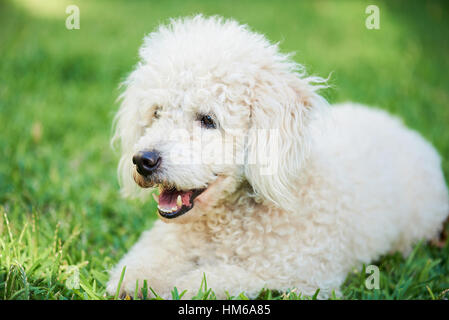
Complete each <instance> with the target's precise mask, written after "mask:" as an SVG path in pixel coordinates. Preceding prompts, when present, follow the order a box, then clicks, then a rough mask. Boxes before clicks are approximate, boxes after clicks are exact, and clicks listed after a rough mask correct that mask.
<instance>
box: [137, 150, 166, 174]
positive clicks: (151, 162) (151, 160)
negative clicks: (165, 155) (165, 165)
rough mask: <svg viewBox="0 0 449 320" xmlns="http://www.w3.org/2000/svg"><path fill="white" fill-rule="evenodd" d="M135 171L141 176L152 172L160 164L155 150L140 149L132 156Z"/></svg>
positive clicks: (159, 158)
mask: <svg viewBox="0 0 449 320" xmlns="http://www.w3.org/2000/svg"><path fill="white" fill-rule="evenodd" d="M133 163H134V164H135V165H136V167H137V172H139V173H140V174H141V175H143V176H149V175H150V174H152V173H153V172H154V171H155V170H156V169H157V168H159V165H160V164H161V156H160V155H159V152H157V151H140V152H138V153H137V154H135V155H134V156H133Z"/></svg>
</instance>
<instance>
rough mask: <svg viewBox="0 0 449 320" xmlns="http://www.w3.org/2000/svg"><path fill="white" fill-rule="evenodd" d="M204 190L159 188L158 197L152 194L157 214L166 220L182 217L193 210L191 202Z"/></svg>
mask: <svg viewBox="0 0 449 320" xmlns="http://www.w3.org/2000/svg"><path fill="white" fill-rule="evenodd" d="M204 190H206V188H203V189H191V190H186V191H182V190H177V189H176V188H170V189H164V188H161V191H160V194H159V196H157V195H155V194H154V193H153V197H154V200H156V202H157V203H158V205H157V210H158V211H159V214H160V215H161V216H162V217H164V218H167V219H173V218H176V217H179V216H181V215H183V214H184V213H186V212H188V211H189V210H191V209H192V208H193V200H195V198H196V197H198V196H199V195H200V194H201V193H202V192H203V191H204Z"/></svg>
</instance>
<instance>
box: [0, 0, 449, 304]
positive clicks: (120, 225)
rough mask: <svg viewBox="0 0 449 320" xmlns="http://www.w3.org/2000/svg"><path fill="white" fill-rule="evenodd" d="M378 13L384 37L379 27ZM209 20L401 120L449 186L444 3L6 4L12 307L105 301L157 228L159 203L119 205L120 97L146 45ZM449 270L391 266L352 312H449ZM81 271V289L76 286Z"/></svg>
mask: <svg viewBox="0 0 449 320" xmlns="http://www.w3.org/2000/svg"><path fill="white" fill-rule="evenodd" d="M69 4H75V5H77V6H78V7H79V8H80V17H81V29H79V30H67V29H66V28H65V19H66V17H67V16H68V14H66V13H65V9H66V6H67V5H69ZM369 4H376V5H378V6H379V8H380V27H381V28H380V30H368V29H367V28H366V27H365V19H366V17H367V15H366V14H365V8H366V6H367V5H369ZM195 13H203V14H206V15H211V14H219V15H222V16H224V17H232V18H235V19H237V20H238V21H240V22H242V23H247V24H249V25H250V26H251V27H252V28H253V29H254V30H256V31H259V32H262V33H264V34H266V35H267V37H268V38H269V39H271V40H272V41H280V42H281V43H280V47H281V48H282V50H283V51H285V52H289V51H295V52H296V56H295V59H296V60H297V61H298V62H300V63H302V64H304V65H305V66H306V68H307V70H308V71H309V73H312V74H316V75H320V76H324V77H326V76H328V75H329V74H330V73H331V72H332V76H331V80H330V84H331V85H332V87H331V88H330V89H328V90H326V91H325V92H323V95H324V96H325V97H326V98H328V99H329V100H330V101H331V102H341V101H346V100H352V101H356V102H361V103H365V104H369V105H373V106H378V107H381V108H384V109H386V110H389V111H390V112H392V113H394V114H397V115H400V116H401V117H402V118H403V119H404V121H405V123H407V124H408V125H409V126H410V127H412V128H414V129H416V130H418V131H419V132H420V133H421V134H423V135H424V136H425V137H426V138H427V139H429V140H430V141H431V142H432V143H433V144H434V145H435V146H436V148H437V149H438V150H439V152H440V153H441V155H442V157H443V166H444V172H445V175H446V178H448V177H449V130H448V126H449V103H448V102H449V77H448V72H449V59H448V54H449V35H448V31H449V17H448V14H449V6H448V5H447V3H445V2H444V1H370V2H366V1H352V0H350V1H330V0H329V1H324V0H323V1H283V2H273V1H268V0H263V1H250V0H239V1H237V0H231V1H220V2H217V1H209V0H204V1H201V0H182V1H181V0H175V1H137V0H133V1H115V0H112V1H111V0H109V1H106V0H97V1H87V0H73V1H66V0H0V54H1V56H0V155H1V158H0V299H99V298H104V297H105V296H104V285H105V282H106V280H107V272H106V270H107V269H108V268H110V267H111V266H112V265H113V264H114V263H115V262H117V261H118V259H119V258H120V257H121V256H122V255H123V254H124V253H125V252H126V250H127V249H128V248H129V247H130V246H131V245H132V244H133V243H134V242H135V241H136V240H137V238H138V236H139V234H140V233H141V232H142V231H143V230H144V229H147V228H149V227H151V225H152V222H153V221H154V219H155V218H156V214H155V212H154V209H155V208H154V203H153V202H149V203H139V202H136V201H128V200H123V199H121V198H120V197H119V194H118V184H117V179H116V165H117V160H118V154H116V153H115V152H114V151H112V150H111V148H110V147H109V139H110V137H111V122H112V119H113V116H114V113H115V111H116V110H117V107H118V105H117V103H116V98H117V96H118V93H119V91H118V84H119V83H120V82H121V81H122V80H124V78H125V77H126V75H127V74H128V73H129V72H130V71H131V69H132V68H133V66H134V65H135V64H136V62H137V50H138V47H139V46H140V44H141V42H142V38H143V36H144V35H145V34H147V33H149V32H150V31H152V30H153V29H154V28H155V27H156V26H157V25H158V24H159V23H162V22H166V21H167V19H168V18H170V17H177V16H185V15H191V14H195ZM448 260H449V248H448V246H447V245H446V247H445V248H443V249H438V248H434V247H430V246H428V245H427V244H422V245H421V246H417V247H416V249H415V251H414V254H413V255H412V256H410V257H409V258H408V259H406V260H404V259H403V258H402V257H400V256H399V255H390V256H387V257H385V258H383V259H382V260H381V261H379V262H378V265H380V270H381V289H380V290H367V289H366V288H365V287H364V279H365V274H364V273H363V272H356V271H355V272H354V273H353V274H351V275H349V276H348V279H347V282H346V284H345V286H344V288H343V293H344V295H343V297H342V298H346V299H365V298H366V299H369V298H371V299H373V298H374V299H429V298H435V299H443V298H446V299H447V298H448V297H449V293H448V291H447V289H448V288H449V261H448ZM74 266H77V268H78V270H79V273H80V277H81V278H80V281H81V284H80V287H79V288H78V289H77V288H72V289H70V288H69V287H70V286H67V283H68V282H67V281H70V279H71V277H72V276H73V267H74ZM149 285H150V286H151V284H149ZM198 285H200V283H198ZM263 297H265V298H266V297H270V298H272V297H273V296H272V295H271V293H270V294H268V296H267V295H265V296H263ZM277 297H278V298H279V296H277ZM281 297H282V296H281ZM283 297H284V298H285V297H286V296H285V295H284V296H283ZM291 297H292V296H289V298H291ZM106 298H109V297H106Z"/></svg>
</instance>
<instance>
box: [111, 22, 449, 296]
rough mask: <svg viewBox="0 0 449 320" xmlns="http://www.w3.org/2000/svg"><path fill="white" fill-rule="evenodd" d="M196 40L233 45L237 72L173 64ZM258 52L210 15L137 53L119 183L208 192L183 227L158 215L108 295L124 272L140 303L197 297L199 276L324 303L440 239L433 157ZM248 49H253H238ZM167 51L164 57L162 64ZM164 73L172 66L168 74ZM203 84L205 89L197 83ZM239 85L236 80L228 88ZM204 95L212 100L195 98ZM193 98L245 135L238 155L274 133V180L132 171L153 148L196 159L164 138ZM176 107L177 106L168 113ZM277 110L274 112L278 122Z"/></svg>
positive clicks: (224, 286) (246, 172) (242, 31)
mask: <svg viewBox="0 0 449 320" xmlns="http://www.w3.org/2000/svg"><path fill="white" fill-rule="evenodd" d="M206 29H207V31H205V30H206ZM203 31H204V33H203V34H202V33H201V32H203ZM195 33H197V34H195ZM191 34H193V36H192V38H190V39H185V38H186V35H191ZM177 36H179V37H182V39H183V40H179V38H177ZM200 36H203V38H204V39H203V38H201V37H200ZM229 36H231V37H229ZM232 36H233V37H232ZM198 37H200V38H198ZM208 37H210V38H208ZM192 39H196V40H198V39H200V40H198V43H196V45H197V46H199V47H200V48H202V47H201V45H202V43H201V41H203V40H204V41H205V43H207V45H208V46H209V47H208V49H210V48H212V49H210V50H217V56H220V54H221V53H222V52H219V49H217V48H214V46H217V47H220V46H223V48H226V46H228V47H229V52H227V53H226V54H223V56H224V57H226V58H228V59H236V58H235V57H240V58H239V59H240V60H238V59H237V60H236V66H233V65H232V63H230V61H224V62H223V64H222V66H221V62H220V57H213V59H215V60H217V65H214V66H213V67H212V66H211V65H208V63H210V61H209V60H207V59H206V58H203V59H201V57H199V58H197V59H198V60H197V63H199V64H201V63H204V66H203V67H204V68H205V69H203V71H204V70H206V71H205V72H202V73H201V74H200V73H198V74H195V72H196V71H197V70H195V68H196V67H195V66H194V65H189V61H188V59H187V58H186V59H185V60H184V61H183V63H182V64H180V63H179V61H178V62H177V61H176V59H177V55H178V56H183V55H184V57H185V56H189V53H190V50H191V48H190V47H189V45H190V46H193V45H195V43H192ZM211 39H216V42H217V43H218V44H216V43H215V42H214V41H213V40H211ZM176 40H178V41H185V42H183V43H182V44H180V46H181V47H182V45H184V46H185V47H183V48H184V49H185V50H184V51H183V52H182V53H181V52H179V49H178V50H175V49H173V48H170V46H171V45H174V43H175V42H176ZM207 40H209V42H208V41H207ZM170 41H172V43H171V42H170ZM211 41H212V42H211ZM226 41H231V42H229V43H226ZM264 41H265V40H264V39H263V38H261V37H260V36H259V35H256V36H255V35H254V34H253V33H251V32H249V31H248V30H247V29H246V28H245V27H242V26H238V25H237V24H236V23H234V22H232V21H231V22H224V23H223V22H222V21H220V20H219V19H216V18H209V19H204V18H202V17H196V18H194V19H190V20H184V21H181V20H179V21H175V22H173V23H172V26H171V29H164V28H162V29H160V30H159V31H158V32H157V33H154V34H153V35H152V36H150V40H148V41H147V43H146V46H144V49H142V51H141V54H142V56H143V59H144V60H145V63H144V64H142V65H139V67H138V69H136V71H135V73H134V74H133V75H131V76H130V79H132V80H131V81H129V82H128V88H127V91H126V92H125V95H124V103H123V104H122V108H121V110H120V112H119V116H118V129H117V135H118V136H119V137H120V138H121V139H122V148H123V157H122V161H121V166H120V171H121V173H122V176H123V177H122V180H126V181H122V183H123V185H124V187H125V189H127V190H125V191H128V193H129V194H133V193H135V192H136V191H135V190H134V189H131V188H132V187H131V183H130V181H132V180H131V179H129V177H130V176H132V175H133V176H134V180H135V181H136V182H137V183H138V184H139V185H141V186H143V187H148V186H152V185H154V184H159V185H160V184H164V183H169V184H170V185H174V186H176V188H179V189H183V190H184V189H185V190H187V189H192V188H199V187H201V186H207V189H206V190H205V191H204V192H203V193H202V194H200V196H198V198H196V199H193V200H192V204H193V201H195V202H194V204H195V206H194V207H193V208H191V209H189V210H190V211H189V212H186V213H185V214H183V215H181V216H179V217H176V218H174V219H171V218H167V217H166V216H164V211H162V212H161V211H159V214H160V215H161V217H162V220H164V221H158V222H156V223H155V225H154V227H153V228H152V229H151V230H150V231H147V232H145V233H144V234H143V235H142V237H141V239H140V240H139V242H138V243H137V244H136V245H135V246H134V247H133V248H132V249H131V251H130V252H129V253H128V254H127V255H126V256H125V257H124V258H123V259H122V261H120V263H119V264H118V265H117V266H116V267H115V268H114V270H113V271H112V273H111V279H110V281H109V283H108V292H110V293H115V291H116V289H117V284H118V282H119V278H120V274H121V271H122V268H123V266H126V273H125V278H124V281H123V283H122V287H121V291H122V293H124V292H126V293H129V294H132V293H133V292H134V290H135V288H136V281H139V287H141V286H142V283H143V280H147V281H148V286H150V287H152V288H153V289H154V290H155V292H157V293H158V294H159V295H160V296H162V297H165V298H169V297H170V296H171V294H170V292H171V290H172V289H173V287H174V286H176V287H177V288H178V289H179V290H184V289H187V290H188V291H187V294H186V297H189V296H192V295H194V294H195V293H196V292H197V290H198V288H199V286H200V283H201V280H202V278H203V274H205V276H206V279H207V284H208V287H210V288H212V289H213V290H214V292H215V293H216V294H217V296H218V297H219V298H223V297H224V296H225V291H227V292H228V293H229V294H230V295H238V294H239V293H241V292H245V293H246V294H248V295H249V296H250V297H255V296H256V295H257V293H258V292H259V291H260V290H261V289H262V288H264V287H265V288H270V289H277V290H287V289H293V288H297V289H299V290H300V291H301V292H303V293H304V294H313V293H314V292H315V291H316V289H318V288H320V289H321V291H320V292H321V297H326V296H328V295H329V294H330V292H331V291H332V290H336V291H337V292H338V290H339V287H340V285H341V284H342V283H343V281H344V279H345V277H346V275H347V273H348V272H349V271H351V270H352V268H354V267H360V266H361V265H362V264H363V263H365V264H369V263H370V262H372V261H374V260H376V259H378V258H379V257H380V256H381V255H382V254H386V253H388V252H392V251H400V252H402V253H403V254H407V253H408V252H409V251H410V249H411V247H412V245H413V244H414V243H416V242H417V241H419V240H421V239H424V240H430V239H433V238H436V237H437V236H438V233H439V232H440V231H441V227H442V223H443V221H444V220H445V218H446V217H447V216H448V213H449V200H448V191H447V187H446V184H445V181H444V177H443V173H442V170H441V164H440V158H439V156H438V154H437V152H436V151H435V150H434V148H433V147H432V146H431V145H430V144H429V143H427V142H426V141H425V140H424V139H423V138H421V137H420V136H419V135H418V134H417V133H416V132H414V131H411V130H409V129H407V128H406V127H405V126H404V125H403V124H402V123H401V122H400V121H399V120H398V119H396V118H394V117H392V116H390V115H388V114H387V113H385V112H384V111H380V110H375V109H371V108H367V107H364V106H361V105H354V104H349V103H348V104H342V105H339V106H333V107H328V106H327V105H326V103H325V101H324V100H323V99H321V98H320V97H319V96H318V95H317V94H316V92H315V90H314V89H313V87H312V86H311V85H310V83H311V82H312V81H313V80H318V81H319V79H317V78H304V77H303V79H300V77H299V76H300V75H301V74H298V73H295V72H293V71H292V70H291V64H290V62H289V61H288V58H287V57H285V56H282V55H280V54H279V53H278V52H277V47H276V46H270V45H267V43H266V42H264ZM243 43H246V44H247V46H248V47H249V50H250V51H245V50H243V49H242V45H243ZM257 44H261V46H260V48H257V49H258V51H259V52H257V53H255V54H256V55H258V56H250V57H247V58H248V60H245V58H246V57H245V55H251V54H253V55H254V53H252V51H251V49H254V48H255V47H257ZM239 46H240V47H239ZM251 46H252V47H251ZM204 48H205V47H204ZM274 48H275V49H274ZM164 50H165V51H164ZM204 50H207V49H204ZM239 50H243V53H240V52H239ZM264 50H265V51H264ZM199 52H200V51H199ZM164 53H166V54H167V58H166V60H164V59H162V58H161V56H160V55H163V54H164ZM171 54H173V55H172V56H171ZM199 54H200V53H199ZM270 55H271V56H270ZM152 59H154V63H155V64H154V65H152V62H151V60H152ZM213 59H212V60H213ZM221 59H225V58H223V57H221ZM257 59H259V60H257ZM167 61H170V62H167ZM192 61H195V60H192ZM164 63H170V64H171V66H170V68H168V69H170V71H169V72H168V71H167V70H168V69H167V68H166V69H165V70H164V66H163V64H164ZM238 63H240V64H241V65H237V64H238ZM247 64H252V65H251V66H250V67H249V68H248V70H251V71H248V70H245V65H247ZM278 64H279V65H278ZM281 65H284V66H287V67H285V68H282V67H280V66H281ZM219 67H221V68H222V70H220V68H219ZM257 67H260V70H259V71H258V70H257ZM145 69H147V70H146V71H145ZM192 70H193V71H192ZM223 70H224V71H223ZM227 70H229V73H226V72H227ZM183 72H184V73H185V72H189V76H188V77H187V78H184V81H182V85H179V84H178V83H176V84H174V83H170V84H169V80H167V81H166V80H164V79H162V80H161V79H158V81H157V82H156V83H157V85H156V84H155V82H153V83H152V80H149V79H148V78H147V77H151V78H157V77H158V76H159V77H165V76H166V77H167V79H173V77H174V74H178V75H179V74H183ZM245 72H246V73H245ZM240 73H241V74H240ZM211 74H212V76H211V77H209V78H208V75H211ZM203 76H204V77H205V78H207V79H208V80H206V81H204V82H202V81H203V80H204V78H202V77H203ZM186 79H188V80H186ZM198 79H201V81H199V80H198ZM232 79H234V80H232ZM242 79H243V80H242ZM170 81H171V80H170ZM232 81H234V82H235V83H237V84H236V85H235V87H234V88H232V85H233V84H232V83H233V82H232ZM297 81H298V82H297ZM167 85H168V87H167ZM155 86H156V87H157V88H155ZM145 88H146V89H145ZM149 88H150V89H149ZM273 88H274V89H273ZM139 90H140V91H139ZM145 90H149V91H151V90H153V91H152V93H153V95H154V94H156V95H157V94H159V95H160V97H159V101H157V102H155V101H152V102H149V101H150V98H147V99H148V100H147V101H145V96H144V93H143V92H144V91H145ZM164 90H167V92H168V91H170V93H164ZM172 90H173V91H172ZM202 90H203V91H204V92H206V94H204V92H203V93H202V94H201V99H200V98H199V93H198V92H200V91H202ZM227 90H229V91H227ZM173 92H176V93H173ZM223 92H225V93H226V95H225V96H224V97H223V95H220V94H221V93H223ZM173 95H176V99H175V98H174V96H173ZM186 96H188V98H186ZM167 97H170V98H167ZM261 97H263V98H261ZM142 101H145V103H146V104H148V105H149V106H150V105H154V104H157V105H159V106H160V105H164V103H165V105H164V106H163V107H161V108H162V109H164V108H165V109H164V110H165V111H166V113H167V114H166V115H165V116H164V113H162V114H161V115H160V116H158V117H157V119H158V120H157V121H154V120H152V121H154V122H151V123H148V122H147V123H142V124H141V125H140V124H139V125H137V123H139V121H140V122H145V121H143V120H142V119H141V118H140V116H142V115H143V114H145V112H147V113H148V110H150V113H151V112H153V110H154V109H151V107H148V108H147V110H146V111H145V112H142V111H141V110H142V105H141V106H138V105H137V104H138V103H139V102H140V103H142ZM173 101H176V103H174V102H173ZM191 101H194V102H195V103H191V104H189V102H191ZM198 101H202V102H201V103H204V105H208V106H209V107H208V108H207V109H208V112H213V114H214V115H215V117H216V118H217V119H218V120H220V121H219V122H220V123H221V126H222V127H223V131H226V129H225V128H230V127H236V126H237V127H240V128H243V130H244V133H245V135H246V137H247V140H246V145H245V146H239V145H237V146H236V147H235V148H236V149H237V151H238V150H239V148H240V149H241V150H244V152H247V153H248V152H255V153H260V152H261V151H260V149H258V148H260V146H259V147H258V148H256V147H255V146H256V145H257V143H256V142H254V140H252V139H253V138H252V136H251V133H250V132H249V131H248V129H249V128H254V127H255V126H257V127H259V128H265V129H267V128H277V129H279V130H280V137H278V140H276V138H274V142H271V143H267V144H269V145H274V146H278V147H280V148H279V150H278V153H277V156H279V157H280V163H279V165H280V166H279V167H278V169H277V171H275V173H274V174H271V175H270V174H268V175H262V174H260V173H257V172H256V171H255V169H254V168H251V167H250V166H249V165H246V164H245V165H235V164H234V165H229V164H226V165H224V164H220V165H217V164H215V163H213V164H207V165H206V164H204V165H187V166H176V165H174V164H173V163H170V160H169V159H167V160H164V159H166V158H163V159H162V164H161V166H164V167H162V168H159V169H158V170H159V171H161V172H162V173H160V175H158V174H159V173H157V172H156V173H152V177H149V176H146V177H142V176H141V174H140V173H141V171H140V172H139V173H136V171H135V170H134V166H132V164H130V162H131V160H130V159H131V157H132V154H133V153H136V152H138V151H139V150H142V149H149V148H157V149H158V152H159V153H161V154H165V155H166V154H167V152H168V150H169V149H171V150H180V151H179V152H180V153H182V154H184V155H185V154H189V152H191V151H190V150H191V149H192V147H190V146H186V145H183V144H176V142H167V141H166V140H164V135H167V131H165V132H164V129H163V128H167V130H169V128H175V127H183V126H185V125H183V123H185V122H186V121H185V118H183V117H184V116H183V112H187V110H190V109H189V108H192V107H191V106H193V105H195V104H198V103H199V102H198ZM145 103H144V104H145ZM170 104H171V105H172V109H170V108H169V107H168V106H166V105H170ZM273 106H275V107H276V108H277V109H276V110H277V111H276V112H278V113H276V112H275V113H270V108H271V107H273ZM281 108H282V109H281ZM138 110H140V111H138ZM249 110H250V111H249ZM178 112H180V113H179V114H178V116H177V117H178V118H174V117H173V114H176V113H178ZM195 112H196V111H195ZM220 112H221V114H220ZM264 114H265V115H264ZM231 115H232V117H231ZM267 115H269V116H267ZM159 117H160V118H159ZM164 117H167V118H164ZM169 118H170V119H171V120H169ZM266 118H267V119H266ZM290 121H291V122H292V123H290ZM139 126H140V127H139ZM145 126H148V129H145ZM270 126H271V127H270ZM136 127H137V128H136ZM185 128H186V130H187V131H189V130H192V129H191V128H190V127H188V126H186V127H185ZM217 130H218V129H217ZM161 131H162V132H161ZM203 132H204V133H203V136H202V138H201V139H202V141H203V142H205V144H206V145H208V144H207V143H208V142H209V143H210V144H209V145H213V144H214V143H215V140H214V139H215V136H213V135H214V134H215V133H214V132H215V131H213V130H212V129H204V130H203ZM235 136H236V135H235ZM288 139H291V140H292V141H293V142H288V141H286V140H288ZM161 141H163V143H161ZM289 141H290V140H289ZM164 148H165V149H164ZM199 152H203V151H199ZM233 154H234V153H233ZM164 161H165V163H164ZM136 166H138V164H137V165H136ZM209 171H210V172H209ZM211 172H212V173H213V174H210V173H211ZM181 177H182V178H181ZM127 179H128V180H127ZM183 196H184V194H183ZM183 201H184V200H183ZM165 222H174V223H165ZM176 222H179V223H176Z"/></svg>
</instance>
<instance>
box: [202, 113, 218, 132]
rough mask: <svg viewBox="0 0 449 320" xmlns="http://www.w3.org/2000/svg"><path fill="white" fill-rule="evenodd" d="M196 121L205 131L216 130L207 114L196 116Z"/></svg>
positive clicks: (213, 122) (212, 120)
mask: <svg viewBox="0 0 449 320" xmlns="http://www.w3.org/2000/svg"><path fill="white" fill-rule="evenodd" d="M198 120H199V121H200V122H201V126H202V127H203V128H206V129H216V128H217V125H216V124H215V121H214V119H213V118H212V116H210V115H208V114H202V115H199V116H198Z"/></svg>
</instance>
